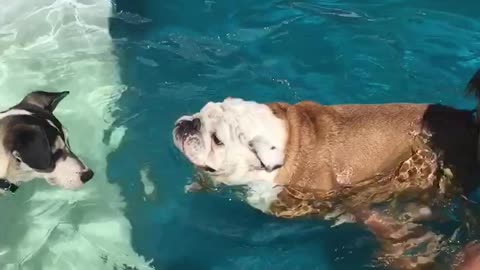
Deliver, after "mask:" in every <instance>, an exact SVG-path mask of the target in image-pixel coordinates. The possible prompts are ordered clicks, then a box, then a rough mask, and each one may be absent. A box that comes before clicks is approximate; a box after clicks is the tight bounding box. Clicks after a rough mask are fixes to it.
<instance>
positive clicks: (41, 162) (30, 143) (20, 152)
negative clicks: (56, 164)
mask: <svg viewBox="0 0 480 270" xmlns="http://www.w3.org/2000/svg"><path fill="white" fill-rule="evenodd" d="M12 141H13V145H12V154H13V156H14V157H15V158H16V159H17V160H19V161H22V162H23V163H25V164H27V165H28V166H29V167H30V168H32V169H36V170H46V169H48V168H49V167H50V163H51V156H52V152H51V148H50V143H49V142H48V139H47V134H45V131H44V130H43V129H42V128H41V127H39V126H31V125H21V126H18V127H16V128H15V129H14V131H13V138H12Z"/></svg>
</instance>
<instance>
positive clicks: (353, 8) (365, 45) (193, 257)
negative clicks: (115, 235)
mask: <svg viewBox="0 0 480 270" xmlns="http://www.w3.org/2000/svg"><path fill="white" fill-rule="evenodd" d="M437 2H438V1H415V3H414V2H413V1H401V0H396V1H288V0H287V1H285V0H279V1H272V0H268V1H265V0H261V1H259V0H255V1H235V0H230V1H188V0H164V1H155V0H150V1H141V3H139V2H138V1H135V2H134V1H128V0H119V1H117V2H116V3H117V6H116V9H117V14H120V16H119V17H117V18H115V19H113V20H112V24H111V26H110V27H111V28H110V31H111V34H112V36H113V38H114V39H115V44H116V48H117V50H116V53H117V55H118V56H119V58H120V63H121V64H120V66H121V68H122V80H123V82H124V83H125V84H126V85H128V87H129V90H128V91H127V92H126V93H125V94H124V95H123V96H122V98H121V100H120V104H121V105H120V107H121V108H122V109H121V111H120V112H119V114H118V116H117V117H118V121H120V122H122V123H126V125H127V126H128V127H129V129H128V132H127V134H126V141H125V143H124V145H122V147H120V149H119V150H118V151H116V152H115V153H114V154H113V155H112V156H111V159H110V163H109V175H110V176H111V178H112V179H119V181H122V180H121V179H125V180H124V181H123V182H122V186H124V187H125V188H124V191H123V194H124V195H125V196H126V198H127V201H128V202H129V206H128V207H127V216H128V217H129V219H130V221H131V222H132V225H133V231H132V233H133V244H134V246H135V249H136V250H137V251H138V252H140V253H141V254H142V255H144V256H146V257H147V258H153V259H154V265H155V267H158V268H159V269H175V270H183V269H185V270H186V269H200V270H206V269H222V270H223V269H225V270H227V269H249V270H253V269H312V270H313V269H319V270H324V269H325V270H327V269H335V270H346V269H367V268H369V267H371V258H372V256H373V252H374V250H375V243H374V241H373V239H371V238H370V236H369V235H368V234H366V233H365V232H363V231H362V230H361V229H360V228H358V227H356V226H354V225H346V226H341V227H337V228H333V229H332V228H329V225H330V224H326V223H322V222H318V221H309V220H301V221H284V220H278V219H275V218H271V217H267V216H265V215H263V214H261V213H259V212H257V211H256V210H253V209H251V208H250V207H249V206H247V205H246V204H244V203H242V202H239V201H237V200H229V198H226V197H225V196H221V195H214V194H184V188H183V187H184V185H185V184H186V183H188V182H189V181H190V179H191V176H192V169H191V167H190V166H189V164H188V163H187V162H186V161H185V160H184V159H183V158H182V157H181V156H180V154H179V153H178V152H177V151H176V150H175V149H174V146H173V145H172V142H171V129H172V125H173V123H174V121H175V120H176V118H177V117H179V116H180V115H183V114H189V113H192V112H196V111H198V110H199V109H200V108H201V107H202V106H203V105H204V104H205V103H206V102H208V101H211V100H214V101H219V100H222V99H223V98H225V97H227V96H235V97H242V98H245V99H253V100H255V101H258V102H270V101H287V102H297V101H300V100H305V99H310V100H314V101H317V102H320V103H322V104H335V103H380V102H382V103H383V102H442V103H444V104H449V105H454V106H457V107H464V108H473V107H472V106H473V103H472V100H469V99H466V98H465V97H464V95H463V88H464V86H465V85H466V82H467V81H468V79H469V78H470V76H471V75H472V74H473V72H474V71H475V70H476V69H477V68H479V67H480V21H478V13H477V12H475V11H474V10H478V9H479V8H480V3H479V2H478V1H468V2H462V4H461V5H458V4H456V2H453V1H443V3H437ZM145 168H148V169H149V175H150V178H151V179H152V181H153V182H154V183H155V186H156V190H157V193H156V194H155V196H154V197H153V198H149V197H148V196H147V197H146V198H145V195H144V194H142V190H143V185H142V184H141V183H140V182H138V181H136V182H131V181H130V180H127V179H134V178H135V177H137V178H138V171H139V170H142V169H145Z"/></svg>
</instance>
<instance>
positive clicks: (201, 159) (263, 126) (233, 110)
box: [173, 98, 287, 185]
mask: <svg viewBox="0 0 480 270" xmlns="http://www.w3.org/2000/svg"><path fill="white" fill-rule="evenodd" d="M285 125H286V124H285V123H284V121H283V120H281V119H279V118H277V117H276V116H275V115H274V114H273V113H272V111H271V110H270V108H269V107H268V106H266V105H263V104H258V103H255V102H248V101H244V100H242V99H234V98H227V99H225V100H224V101H223V102H221V103H214V102H209V103H208V104H206V105H205V106H204V107H203V108H202V109H201V111H200V112H198V113H196V114H194V115H191V116H183V117H181V118H180V119H178V120H177V122H176V124H175V128H174V130H173V139H174V142H175V145H176V146H177V148H178V149H179V150H180V151H182V153H183V154H184V155H185V156H186V157H187V158H188V159H189V160H190V162H192V163H193V164H194V165H195V166H196V167H198V168H199V169H201V170H203V171H205V172H206V173H207V174H208V175H210V176H211V179H212V180H214V181H216V182H220V183H224V184H227V185H242V184H247V183H248V182H249V181H255V180H262V179H264V178H268V177H270V178H271V175H272V173H274V172H275V171H276V170H277V169H278V168H280V167H281V166H282V165H283V161H284V156H285V151H284V150H285V145H286V140H287V133H286V126H285Z"/></svg>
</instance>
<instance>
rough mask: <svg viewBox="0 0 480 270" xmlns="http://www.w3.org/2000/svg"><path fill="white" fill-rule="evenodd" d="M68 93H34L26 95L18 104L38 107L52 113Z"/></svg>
mask: <svg viewBox="0 0 480 270" xmlns="http://www.w3.org/2000/svg"><path fill="white" fill-rule="evenodd" d="M69 93H70V92H68V91H64V92H45V91H35V92H32V93H30V94H28V95H27V96H26V97H25V98H24V99H23V100H22V102H20V104H29V105H33V106H37V107H40V108H42V109H44V110H47V111H50V112H53V111H54V110H55V108H56V107H57V105H58V103H60V101H62V100H63V99H64V98H65V97H66V96H67V95H68V94H69Z"/></svg>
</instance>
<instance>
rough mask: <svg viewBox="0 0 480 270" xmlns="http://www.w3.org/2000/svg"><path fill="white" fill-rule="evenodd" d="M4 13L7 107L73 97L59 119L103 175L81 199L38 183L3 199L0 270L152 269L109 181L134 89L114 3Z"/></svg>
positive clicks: (51, 4) (2, 102)
mask: <svg viewBox="0 0 480 270" xmlns="http://www.w3.org/2000/svg"><path fill="white" fill-rule="evenodd" d="M0 5H1V7H2V8H0V109H6V108H8V107H9V106H12V105H14V104H16V103H17V102H19V101H20V99H21V98H23V96H24V95H25V94H27V93H28V92H30V91H32V90H37V89H42V90H54V91H64V90H69V91H71V94H70V95H69V96H68V97H67V98H66V99H65V100H64V101H63V102H62V103H61V104H60V105H59V107H58V108H57V110H56V115H57V117H58V118H59V119H60V121H62V122H63V123H64V125H65V126H66V127H67V129H68V130H69V135H70V140H71V145H72V148H73V150H74V152H75V153H76V154H78V155H79V156H80V157H81V158H82V159H83V160H84V161H85V162H86V163H87V164H88V165H89V166H90V167H91V168H93V169H94V171H95V178H94V180H92V181H91V182H89V183H88V184H87V185H86V186H84V188H82V189H81V190H79V191H65V190H61V189H59V188H57V187H51V186H49V185H48V184H46V182H45V181H43V180H35V181H33V182H30V183H26V184H24V185H22V187H21V188H20V189H19V190H18V191H17V193H15V194H9V195H7V196H4V197H2V198H0V269H2V270H13V269H22V270H42V269H48V270H55V269H58V270H60V269H61V270H69V269H75V270H90V269H92V270H101V269H107V270H113V269H117V270H121V269H124V268H125V269H138V270H142V269H153V268H152V267H150V266H149V263H148V261H146V260H145V259H144V258H143V257H142V256H140V255H139V254H137V253H136V252H135V251H134V249H133V248H132V243H131V224H130V222H129V221H128V220H127V218H126V217H125V214H124V212H123V211H124V207H125V202H124V199H123V197H122V196H121V195H120V189H119V186H117V185H115V184H112V183H109V181H108V179H107V174H106V171H107V157H108V155H109V153H110V152H111V151H113V150H115V149H116V148H117V147H118V145H119V142H120V141H121V138H122V137H123V134H125V127H114V126H113V123H114V120H115V119H114V117H113V116H112V112H113V111H115V110H116V109H117V107H116V106H117V105H116V103H117V101H118V99H119V98H120V97H121V94H122V92H123V91H124V89H125V87H123V86H122V84H121V80H120V76H119V67H118V64H117V59H116V57H115V56H114V54H113V44H112V39H111V37H110V35H109V32H108V18H109V16H110V15H111V12H112V5H111V3H110V1H109V0H0ZM112 129H113V130H114V131H113V135H112V136H111V140H110V141H111V142H104V141H105V139H104V136H105V135H104V133H105V131H112ZM126 266H128V267H126Z"/></svg>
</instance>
